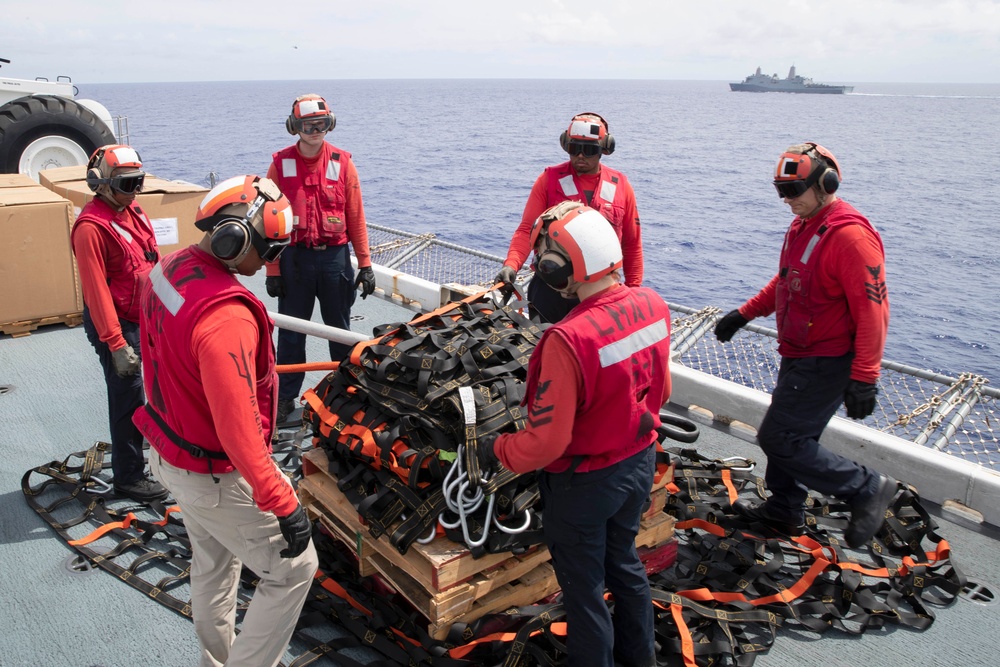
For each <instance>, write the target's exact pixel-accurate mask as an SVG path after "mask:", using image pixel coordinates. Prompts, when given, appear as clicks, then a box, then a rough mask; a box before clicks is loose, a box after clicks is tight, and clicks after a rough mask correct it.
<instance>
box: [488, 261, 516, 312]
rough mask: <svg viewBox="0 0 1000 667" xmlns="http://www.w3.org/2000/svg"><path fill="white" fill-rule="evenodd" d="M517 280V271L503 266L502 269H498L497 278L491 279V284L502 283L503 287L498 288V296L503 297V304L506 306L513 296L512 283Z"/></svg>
mask: <svg viewBox="0 0 1000 667" xmlns="http://www.w3.org/2000/svg"><path fill="white" fill-rule="evenodd" d="M515 280H517V271H515V270H514V269H512V268H510V267H509V266H507V265H506V264H504V266H503V268H502V269H500V273H498V274H497V277H496V278H494V279H493V283H494V284H496V283H503V287H501V288H500V295H501V296H502V297H503V303H504V304H505V305H506V303H507V302H508V301H510V297H511V296H513V294H514V281H515Z"/></svg>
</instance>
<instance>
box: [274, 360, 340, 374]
mask: <svg viewBox="0 0 1000 667" xmlns="http://www.w3.org/2000/svg"><path fill="white" fill-rule="evenodd" d="M338 368H340V362H339V361H312V362H309V363H307V364H282V365H280V366H276V367H275V370H277V371H278V372H279V373H308V372H309V371H335V370H337V369H338Z"/></svg>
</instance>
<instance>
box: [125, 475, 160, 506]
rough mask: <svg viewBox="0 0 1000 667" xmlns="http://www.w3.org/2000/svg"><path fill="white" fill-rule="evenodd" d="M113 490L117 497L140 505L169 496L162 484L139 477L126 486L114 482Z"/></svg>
mask: <svg viewBox="0 0 1000 667" xmlns="http://www.w3.org/2000/svg"><path fill="white" fill-rule="evenodd" d="M114 489H115V493H116V494H117V495H119V496H125V497H126V498H131V499H132V500H135V501H136V502H140V503H148V502H152V501H154V500H163V499H164V498H166V497H167V495H168V494H169V492H168V491H167V490H166V489H165V488H164V487H163V485H162V484H160V483H159V482H157V481H156V480H155V479H151V478H149V477H140V478H139V479H137V480H135V481H134V482H129V483H128V484H119V483H118V482H115V484H114Z"/></svg>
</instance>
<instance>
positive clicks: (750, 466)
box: [719, 456, 757, 472]
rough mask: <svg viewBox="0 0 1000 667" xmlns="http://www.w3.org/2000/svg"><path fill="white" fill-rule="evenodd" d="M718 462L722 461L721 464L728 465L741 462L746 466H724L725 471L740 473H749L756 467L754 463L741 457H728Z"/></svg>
mask: <svg viewBox="0 0 1000 667" xmlns="http://www.w3.org/2000/svg"><path fill="white" fill-rule="evenodd" d="M719 460H720V461H722V462H723V463H728V462H729V461H742V462H743V463H745V464H746V465H744V466H729V465H727V466H726V469H727V470H739V471H741V472H742V471H746V472H750V471H751V470H753V469H754V468H756V467H757V464H756V463H754V462H753V461H751V460H750V459H746V458H743V457H742V456H729V457H726V458H724V459H719Z"/></svg>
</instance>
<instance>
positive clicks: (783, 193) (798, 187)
mask: <svg viewBox="0 0 1000 667" xmlns="http://www.w3.org/2000/svg"><path fill="white" fill-rule="evenodd" d="M809 188H810V186H808V185H806V182H805V181H784V182H778V181H775V182H774V189H775V190H777V191H778V196H779V197H781V198H782V199H795V198H796V197H801V196H802V195H804V194H805V193H806V191H807V190H808V189H809Z"/></svg>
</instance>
